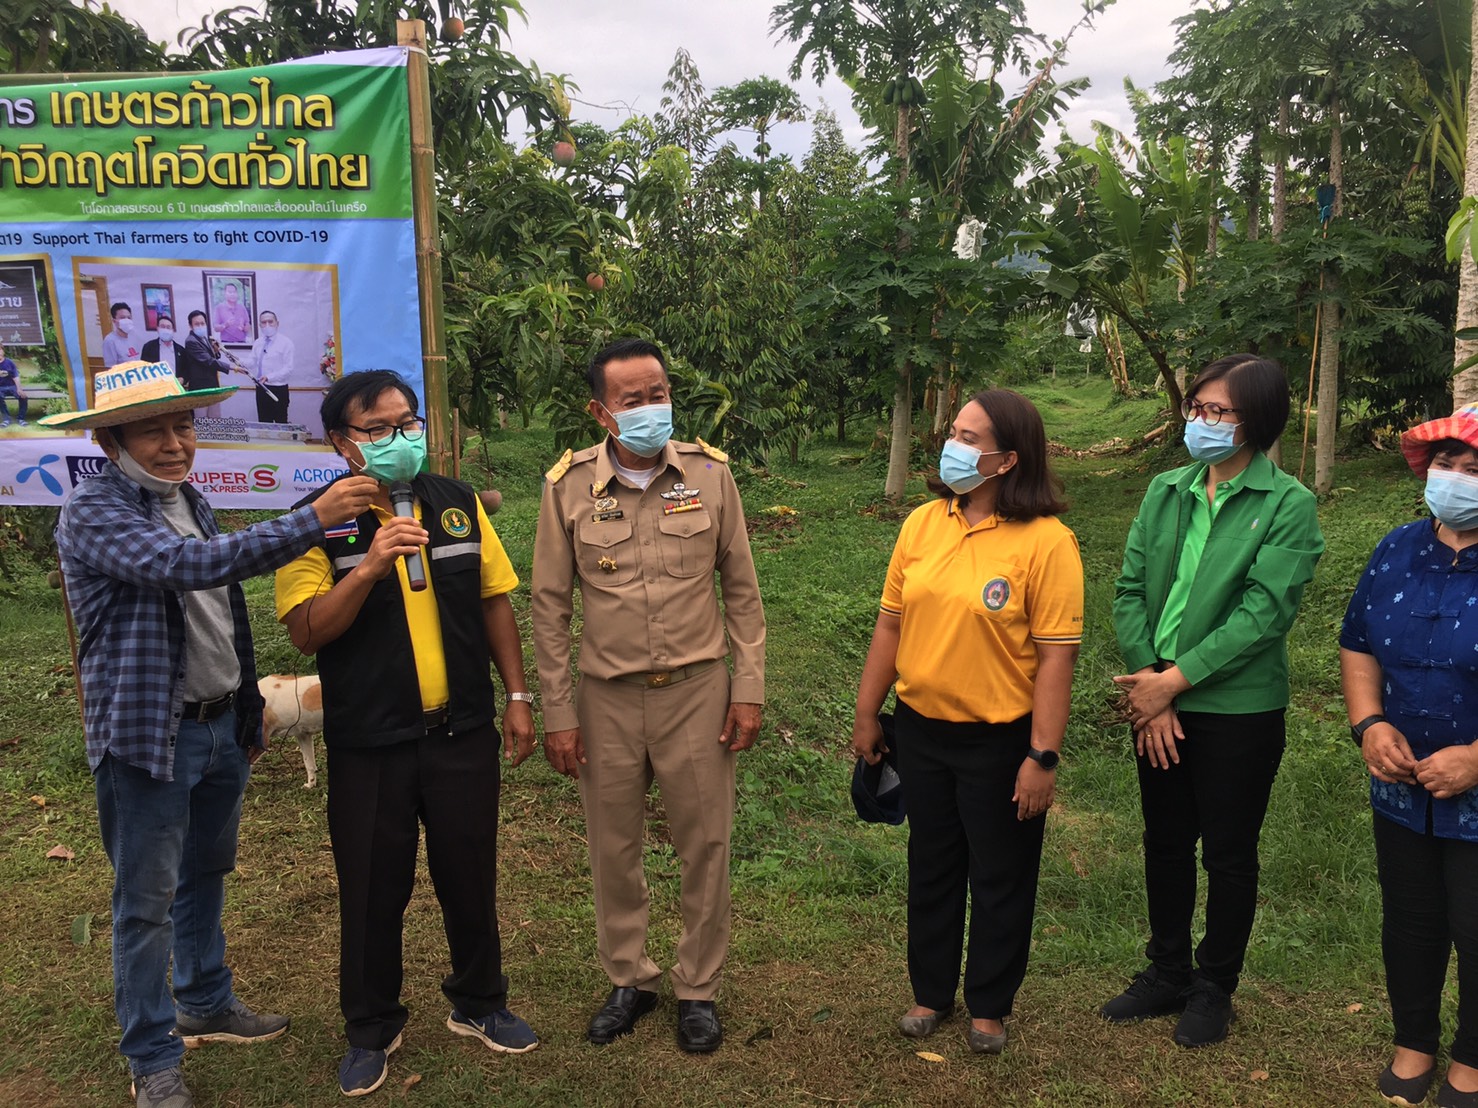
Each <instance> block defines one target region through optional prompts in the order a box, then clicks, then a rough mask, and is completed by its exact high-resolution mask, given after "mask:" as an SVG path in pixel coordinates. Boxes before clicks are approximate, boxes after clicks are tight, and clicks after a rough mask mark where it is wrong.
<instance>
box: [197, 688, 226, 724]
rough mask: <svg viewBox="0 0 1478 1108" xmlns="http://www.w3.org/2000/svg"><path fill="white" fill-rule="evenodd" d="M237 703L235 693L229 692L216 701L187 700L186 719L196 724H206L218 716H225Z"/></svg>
mask: <svg viewBox="0 0 1478 1108" xmlns="http://www.w3.org/2000/svg"><path fill="white" fill-rule="evenodd" d="M235 702H236V693H235V692H228V693H227V694H226V695H225V696H218V697H216V698H215V699H214V700H187V701H185V715H184V718H185V719H188V720H191V721H192V722H194V723H205V722H207V721H209V720H213V719H215V718H216V717H217V716H223V715H225V714H226V713H227V712H229V711H230V710H231V705H232V704H234V703H235Z"/></svg>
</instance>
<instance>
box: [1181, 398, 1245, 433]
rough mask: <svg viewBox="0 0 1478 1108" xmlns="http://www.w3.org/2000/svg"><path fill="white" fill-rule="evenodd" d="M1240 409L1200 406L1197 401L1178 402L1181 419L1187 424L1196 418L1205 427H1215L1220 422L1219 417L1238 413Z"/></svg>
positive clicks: (1209, 405) (1208, 405) (1210, 404)
mask: <svg viewBox="0 0 1478 1108" xmlns="http://www.w3.org/2000/svg"><path fill="white" fill-rule="evenodd" d="M1241 410H1242V409H1240V408H1223V407H1222V406H1221V405H1220V404H1215V403H1206V404H1202V403H1201V402H1200V401H1199V400H1182V401H1181V402H1180V415H1181V418H1182V419H1184V420H1186V421H1187V422H1189V421H1190V420H1193V419H1195V418H1197V417H1198V416H1199V417H1200V418H1201V419H1202V420H1204V421H1205V423H1206V426H1208V427H1215V426H1216V425H1217V424H1218V423H1220V422H1221V417H1222V416H1224V415H1226V414H1227V413H1228V412H1240V411H1241Z"/></svg>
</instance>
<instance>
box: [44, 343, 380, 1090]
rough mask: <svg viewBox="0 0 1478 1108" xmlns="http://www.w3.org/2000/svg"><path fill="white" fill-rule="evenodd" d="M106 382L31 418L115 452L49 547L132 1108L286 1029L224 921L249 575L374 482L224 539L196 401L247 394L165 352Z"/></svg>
mask: <svg viewBox="0 0 1478 1108" xmlns="http://www.w3.org/2000/svg"><path fill="white" fill-rule="evenodd" d="M95 389H96V400H95V403H94V407H92V408H91V409H86V410H83V411H77V412H62V413H59V414H57V415H52V416H46V417H44V418H43V419H42V420H40V421H39V422H41V423H44V424H45V425H47V426H50V427H61V428H67V429H75V428H90V429H93V430H94V431H95V432H96V434H95V438H96V441H97V444H98V445H99V446H100V447H101V448H102V450H103V453H104V454H106V455H107V456H108V461H109V464H107V465H105V466H104V467H103V470H102V472H101V473H99V474H98V475H97V476H95V477H92V478H89V479H88V480H86V481H83V482H82V483H81V484H80V485H79V486H78V487H77V489H76V490H75V491H74V492H73V493H72V495H71V497H70V498H69V499H68V500H67V503H66V505H65V506H64V507H63V508H62V513H61V522H60V523H59V524H58V526H57V550H58V552H59V553H60V555H61V562H62V572H63V574H64V576H65V579H66V583H67V597H68V603H69V604H70V605H71V608H72V614H73V617H74V618H75V620H76V623H77V634H78V645H77V661H78V665H79V668H80V671H81V679H82V697H83V727H84V730H85V732H86V737H87V760H88V764H89V765H90V766H91V768H92V771H93V776H94V779H95V781H96V786H97V805H98V823H99V825H100V828H101V831H102V838H103V845H104V847H105V848H106V850H107V852H108V859H109V861H111V862H112V863H113V872H114V880H113V992H114V1008H115V1009H116V1011H117V1015H118V1022H119V1024H120V1026H121V1027H122V1030H123V1036H122V1040H121V1042H120V1044H119V1049H120V1051H121V1052H122V1053H123V1055H124V1056H125V1057H126V1058H127V1059H128V1062H129V1067H130V1069H131V1070H132V1073H133V1079H134V1095H135V1096H136V1098H137V1103H138V1105H139V1108H145V1106H149V1108H190V1106H191V1105H193V1103H194V1101H193V1100H192V1098H191V1096H190V1092H189V1090H188V1089H187V1088H186V1086H185V1083H184V1080H183V1078H182V1075H181V1070H180V1063H181V1061H182V1058H183V1055H184V1051H185V1048H186V1047H187V1046H198V1045H200V1044H203V1043H207V1042H230V1043H244V1042H257V1041H262V1040H265V1039H272V1038H276V1037H277V1036H279V1035H281V1034H282V1033H283V1032H284V1031H285V1030H287V1024H288V1020H287V1017H286V1016H273V1015H259V1014H257V1013H255V1012H253V1011H252V1010H251V1009H250V1008H248V1007H247V1006H246V1005H245V1004H243V1003H242V1002H241V1001H240V1000H238V999H237V998H236V996H235V995H234V993H233V992H232V990H231V970H230V969H229V968H228V967H227V965H226V961H225V957H226V937H225V934H224V932H223V931H222V928H221V910H222V907H223V905H224V901H225V877H226V874H227V873H229V872H230V871H231V870H232V869H233V868H234V866H235V864H236V839H237V828H238V825H239V823H240V819H241V797H242V793H243V792H244V790H245V788H246V780H247V777H248V775H249V773H250V765H251V763H252V762H254V761H255V760H256V759H257V757H258V756H259V755H260V754H261V752H262V750H263V749H264V748H265V743H264V740H263V738H262V698H261V696H260V695H259V694H258V692H257V684H256V681H257V677H256V666H255V663H254V661H253V657H252V645H251V628H250V626H249V625H248V623H247V615H246V601H245V598H244V596H243V594H242V591H241V587H240V585H239V582H241V581H244V580H246V579H247V578H248V577H253V576H256V575H257V574H261V573H266V572H268V571H270V570H273V569H276V568H277V567H278V566H281V565H284V564H285V563H287V562H289V561H291V560H292V559H293V558H295V557H297V556H298V555H299V554H301V553H303V552H304V551H305V550H307V549H308V548H309V547H311V546H313V545H314V544H315V543H318V542H321V541H322V540H323V532H324V529H325V528H328V527H333V526H335V525H338V524H341V523H345V522H347V521H348V520H351V519H353V518H354V517H355V516H357V515H358V514H359V513H360V512H362V511H364V510H365V509H366V508H367V507H368V505H369V502H370V498H371V497H372V496H373V495H374V492H375V487H376V486H375V482H374V481H373V480H371V479H369V478H355V477H351V478H348V479H346V480H343V481H340V482H338V483H337V484H335V485H334V486H333V488H332V489H331V490H330V491H329V493H327V494H325V495H324V496H321V497H319V498H318V499H317V500H316V501H314V503H313V504H312V505H311V506H309V507H305V508H300V509H298V510H297V511H293V512H289V513H287V514H286V515H283V516H281V517H279V518H277V519H274V520H270V521H268V522H265V523H259V524H257V525H255V526H253V527H249V528H247V529H246V530H243V531H238V532H236V533H234V534H230V535H223V534H221V533H220V532H219V531H218V529H217V527H216V521H215V516H214V515H213V514H212V512H211V509H210V505H208V504H207V503H206V502H205V500H204V499H203V498H202V497H201V496H200V494H199V493H198V492H196V491H195V490H194V489H193V488H192V487H191V486H190V484H189V482H188V480H187V478H188V477H189V474H190V469H191V466H192V465H193V463H194V460H195V424H194V418H195V417H194V409H196V408H200V407H203V406H205V405H208V404H212V403H214V402H216V401H218V400H220V399H222V398H223V397H225V396H228V395H230V394H231V393H233V392H235V391H236V390H235V389H234V388H218V389H205V390H201V391H197V392H186V391H185V390H184V388H183V387H182V386H181V385H180V382H179V380H178V379H177V378H176V377H175V375H174V373H173V372H172V371H171V370H170V368H169V366H167V365H165V364H164V363H162V362H155V363H152V364H151V363H148V362H137V361H135V362H124V363H122V364H121V365H117V366H114V367H112V368H111V369H109V370H105V371H104V372H102V373H100V374H99V375H98V377H97V381H96V386H95ZM171 965H172V968H173V997H171V995H170V971H171Z"/></svg>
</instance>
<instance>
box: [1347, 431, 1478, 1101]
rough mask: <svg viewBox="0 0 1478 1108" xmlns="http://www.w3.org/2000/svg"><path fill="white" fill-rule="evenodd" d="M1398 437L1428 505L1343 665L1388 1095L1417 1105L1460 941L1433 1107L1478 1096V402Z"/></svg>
mask: <svg viewBox="0 0 1478 1108" xmlns="http://www.w3.org/2000/svg"><path fill="white" fill-rule="evenodd" d="M1401 450H1402V453H1403V454H1405V456H1406V461H1407V463H1408V464H1409V465H1410V466H1411V468H1412V469H1413V470H1414V471H1415V472H1416V475H1417V476H1418V477H1424V478H1425V479H1426V482H1427V487H1426V501H1427V507H1428V508H1429V509H1431V512H1432V518H1431V519H1420V520H1417V521H1416V522H1414V523H1408V524H1405V525H1403V526H1401V527H1398V528H1396V530H1394V531H1392V532H1391V533H1390V534H1389V535H1387V536H1386V537H1385V538H1384V539H1382V540H1381V541H1380V543H1379V544H1378V545H1377V546H1376V548H1375V553H1374V554H1372V555H1371V558H1370V564H1369V565H1368V566H1367V567H1366V570H1365V573H1364V575H1363V576H1362V577H1361V578H1360V583H1359V584H1358V585H1357V586H1356V588H1355V594H1354V596H1352V597H1351V598H1350V606H1349V609H1348V610H1347V611H1346V612H1345V622H1344V628H1343V630H1342V631H1341V632H1340V639H1339V644H1340V652H1339V657H1340V675H1341V678H1342V681H1343V685H1344V694H1345V704H1346V708H1347V710H1348V712H1349V717H1350V724H1351V729H1352V733H1353V735H1354V737H1355V740H1356V742H1358V743H1359V744H1360V750H1361V754H1362V755H1363V756H1364V758H1365V764H1366V766H1367V767H1368V768H1369V770H1370V776H1371V782H1370V804H1371V807H1372V808H1373V809H1374V810H1375V818H1374V820H1373V823H1374V826H1375V850H1376V861H1377V866H1378V869H1379V874H1380V885H1381V902H1382V908H1383V912H1384V923H1383V926H1382V929H1381V947H1382V952H1383V954H1384V956H1385V965H1386V988H1387V991H1388V992H1389V994H1390V998H1391V1016H1392V1019H1393V1021H1394V1023H1395V1027H1396V1034H1395V1045H1396V1052H1395V1056H1394V1058H1393V1059H1392V1061H1391V1064H1390V1065H1389V1066H1387V1067H1386V1070H1385V1072H1384V1073H1382V1074H1381V1076H1380V1080H1379V1082H1378V1086H1379V1088H1380V1092H1381V1095H1382V1096H1384V1097H1385V1098H1386V1099H1387V1100H1389V1101H1391V1102H1393V1103H1395V1104H1408V1105H1409V1104H1420V1103H1421V1102H1422V1101H1423V1100H1424V1099H1425V1098H1426V1095H1427V1091H1428V1089H1430V1088H1431V1085H1432V1079H1433V1077H1434V1075H1435V1073H1436V1069H1437V1046H1438V1035H1439V1031H1440V1021H1439V1014H1440V1010H1441V1004H1442V988H1443V984H1444V983H1445V981H1446V979H1447V961H1448V958H1449V956H1450V954H1451V952H1452V949H1453V947H1454V946H1456V948H1457V964H1458V1019H1457V1031H1456V1033H1455V1034H1454V1036H1453V1040H1452V1051H1451V1061H1450V1064H1449V1065H1448V1068H1447V1076H1446V1078H1445V1080H1444V1081H1443V1083H1442V1087H1441V1089H1440V1090H1439V1092H1438V1094H1437V1104H1438V1108H1478V741H1475V740H1478V405H1470V406H1469V407H1466V408H1463V409H1462V410H1460V411H1458V412H1457V413H1455V414H1454V415H1452V416H1448V417H1446V418H1444V419H1436V420H1432V421H1430V422H1428V423H1423V424H1421V425H1420V426H1418V427H1414V428H1412V429H1411V430H1410V431H1408V432H1406V434H1405V435H1403V436H1402V437H1401Z"/></svg>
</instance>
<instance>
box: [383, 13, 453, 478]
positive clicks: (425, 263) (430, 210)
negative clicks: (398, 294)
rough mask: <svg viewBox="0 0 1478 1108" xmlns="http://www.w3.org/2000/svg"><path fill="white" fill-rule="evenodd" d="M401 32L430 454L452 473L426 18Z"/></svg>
mask: <svg viewBox="0 0 1478 1108" xmlns="http://www.w3.org/2000/svg"><path fill="white" fill-rule="evenodd" d="M395 38H396V42H397V43H398V44H399V45H401V46H404V47H405V48H406V53H407V58H406V79H407V81H408V82H409V84H410V115H411V206H412V209H413V211H414V213H415V219H416V285H417V288H418V290H419V296H420V301H421V372H422V375H423V380H424V382H425V385H424V391H425V394H426V395H425V396H423V397H422V398H421V399H422V402H423V403H424V404H425V407H426V454H427V461H428V464H429V466H430V468H431V471H432V472H433V473H440V474H442V475H443V476H447V475H450V474H451V473H452V472H453V470H454V468H455V463H454V461H453V458H452V455H453V454H454V453H455V444H454V443H453V442H450V441H449V440H450V439H451V418H450V409H451V403H450V400H449V398H448V395H447V379H446V322H445V320H444V319H443V318H442V314H441V311H442V298H441V233H440V230H439V228H438V225H437V215H436V148H435V145H434V144H433V142H432V129H431V71H430V68H429V63H428V61H427V56H426V23H425V21H424V20H421V19H399V20H396V22H395Z"/></svg>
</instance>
